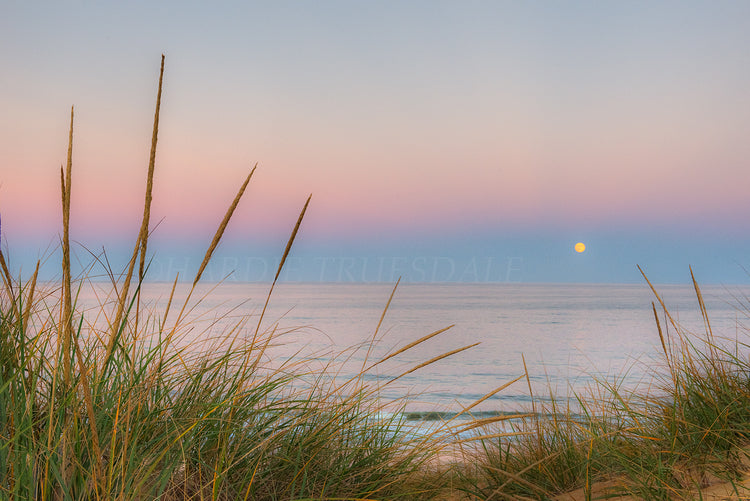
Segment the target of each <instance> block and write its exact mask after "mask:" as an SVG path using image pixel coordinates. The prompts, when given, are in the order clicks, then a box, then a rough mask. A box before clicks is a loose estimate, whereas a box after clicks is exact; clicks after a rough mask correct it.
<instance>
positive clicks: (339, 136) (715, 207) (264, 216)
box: [0, 2, 750, 255]
mask: <svg viewBox="0 0 750 501" xmlns="http://www.w3.org/2000/svg"><path fill="white" fill-rule="evenodd" d="M3 11H4V12H3V14H2V16H0V17H1V18H2V19H1V20H0V65H1V66H2V72H1V73H0V104H1V108H2V118H0V213H2V222H3V226H2V230H3V240H6V239H7V240H11V239H12V240H14V241H20V240H28V241H33V242H40V241H42V242H43V241H49V240H50V238H53V237H54V236H55V235H56V234H57V231H58V229H59V220H60V214H59V212H60V210H59V205H60V204H59V184H58V183H59V177H58V170H59V166H60V164H61V163H63V162H64V160H65V152H66V143H67V128H68V113H69V107H70V105H75V109H76V123H75V143H74V173H73V176H74V181H73V182H74V185H73V192H74V193H73V216H72V217H73V223H72V224H73V231H74V233H75V234H76V235H78V236H79V238H81V239H83V240H86V241H87V242H90V241H92V240H93V241H96V239H97V238H100V239H102V240H103V241H119V240H123V241H125V240H130V239H132V237H133V236H134V233H135V231H136V230H137V227H138V221H139V218H140V213H141V210H142V209H141V207H142V200H143V192H144V179H145V172H146V167H147V163H148V147H149V141H150V135H151V121H152V118H153V105H154V101H155V94H156V79H157V76H158V63H159V56H160V54H161V53H164V54H166V72H165V84H164V97H163V106H162V115H161V126H160V134H159V149H158V153H157V165H156V180H155V187H154V190H155V192H154V195H155V198H154V215H153V216H152V221H158V220H160V219H162V218H163V223H162V225H161V226H160V228H159V230H158V232H161V233H162V234H163V236H166V237H172V236H174V237H176V238H188V239H190V238H192V236H195V235H197V234H200V235H201V236H200V237H198V238H197V240H201V239H204V238H210V234H211V233H212V231H213V228H214V227H215V226H216V224H217V222H218V221H219V220H220V219H221V216H222V215H223V213H224V211H225V210H226V206H227V204H228V203H229V201H230V200H231V198H232V197H233V196H234V193H235V192H236V190H237V188H238V186H239V184H240V183H241V182H242V180H243V179H244V177H245V175H246V174H247V172H248V171H249V170H250V169H251V168H252V166H253V165H254V164H255V163H256V162H257V163H258V165H259V167H258V170H257V172H256V176H255V178H254V180H253V181H252V183H251V185H250V188H249V190H248V193H247V195H246V199H245V200H244V201H243V202H242V204H241V206H240V208H239V210H238V212H237V215H236V218H235V220H234V221H233V223H232V227H231V230H232V231H233V232H234V233H233V235H235V237H234V238H237V239H241V238H242V237H243V236H247V238H248V239H250V240H253V239H257V240H263V239H271V240H274V239H278V238H281V236H282V235H286V234H287V233H288V231H289V229H290V228H291V226H292V225H293V223H294V220H295V219H296V215H297V212H298V211H299V209H300V207H301V206H302V204H303V202H304V200H305V198H306V197H307V195H308V194H309V193H313V202H312V205H311V208H310V211H309V215H308V219H307V220H306V222H305V232H306V235H308V238H310V239H311V240H312V241H315V240H316V239H319V240H320V241H326V240H328V241H342V242H344V241H346V240H347V239H353V240H362V239H364V240H367V239H372V240H375V241H381V240H388V239H393V240H394V241H395V240H397V239H399V238H402V237H403V235H425V236H426V237H434V236H436V235H437V236H439V235H453V234H455V235H465V234H466V233H467V231H469V232H470V233H471V232H473V233H478V234H492V233H498V232H506V233H512V232H524V234H529V233H532V234H533V233H534V232H537V233H539V234H544V232H546V231H549V229H550V228H553V229H555V231H557V232H558V233H562V234H566V235H568V237H569V239H570V240H571V241H572V242H573V243H574V242H575V241H577V240H579V239H581V237H580V235H581V234H586V235H592V234H595V233H596V232H597V231H600V230H602V231H604V230H606V231H612V230H613V229H614V230H616V229H617V228H620V227H622V228H628V229H629V231H630V230H631V229H633V228H643V229H648V230H649V231H657V232H658V231H659V228H662V227H668V228H671V229H679V230H680V231H682V232H683V233H684V234H685V235H692V236H699V235H703V234H705V235H706V237H705V238H714V237H716V236H717V235H718V236H719V237H720V238H724V239H725V240H726V241H732V239H735V240H736V239H738V238H739V237H738V235H743V234H745V235H746V234H747V231H748V230H750V223H749V222H748V221H750V219H748V218H747V214H748V213H750V197H748V195H747V187H748V186H750V165H749V162H750V160H749V159H750V141H748V139H747V137H748V131H750V64H749V63H748V62H749V61H750V35H748V34H749V33H750V4H748V3H746V2H721V3H718V4H717V3H713V2H679V3H670V2H663V3H658V4H654V3H653V2H629V3H627V4H624V3H623V4H622V5H621V4H620V3H615V2H611V3H606V4H603V3H598V2H572V3H559V4H557V3H555V4H527V3H495V2H466V3H464V2H410V3H408V4H403V3H400V2H384V3H383V2H380V3H377V4H366V3H351V2H321V3H309V4H308V3H293V2H290V3H285V2H281V3H273V4H268V3H263V4H261V3H259V4H255V3H249V4H242V3H236V4H233V3H223V4H221V5H218V6H214V7H208V6H205V7H201V6H198V5H183V3H181V2H160V3H159V5H158V6H157V7H152V5H151V3H149V2H142V3H140V2H136V3H132V4H129V5H128V6H127V7H125V6H120V5H117V4H115V3H109V2H103V3H90V4H87V3H79V4H76V5H74V6H65V7H63V6H59V5H58V4H57V3H55V2H47V3H44V2H42V3H35V4H34V5H27V4H26V3H21V2H14V3H11V4H10V5H5V6H4V7H3ZM205 235H208V237H204V236H205ZM457 238H458V237H457ZM743 238H744V240H743V241H746V240H747V238H746V237H743ZM274 241H275V240H274ZM566 245H567V244H566ZM743 245H744V244H743ZM743 249H745V247H742V248H741V249H737V248H735V249H733V250H732V251H731V253H732V255H736V254H737V253H738V252H739V253H740V254H741V253H742V252H744V250H743Z"/></svg>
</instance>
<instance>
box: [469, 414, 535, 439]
mask: <svg viewBox="0 0 750 501" xmlns="http://www.w3.org/2000/svg"><path fill="white" fill-rule="evenodd" d="M533 416H534V414H529V413H528V412H527V413H522V414H507V415H504V416H492V417H487V418H483V419H475V420H473V421H472V422H471V423H469V424H467V425H465V426H462V427H460V428H456V433H459V434H460V433H464V432H466V431H470V430H473V429H476V428H479V427H481V426H487V425H488V424H494V423H501V422H503V421H508V420H509V419H523V418H527V417H533Z"/></svg>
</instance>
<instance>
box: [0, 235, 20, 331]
mask: <svg viewBox="0 0 750 501" xmlns="http://www.w3.org/2000/svg"><path fill="white" fill-rule="evenodd" d="M0 268H2V270H3V284H5V289H6V290H7V291H8V296H10V300H11V303H12V304H13V313H14V315H15V316H16V317H18V315H19V313H18V305H17V304H16V296H15V293H14V292H13V277H11V275H10V271H8V264H7V263H6V262H5V256H3V251H1V250H0Z"/></svg>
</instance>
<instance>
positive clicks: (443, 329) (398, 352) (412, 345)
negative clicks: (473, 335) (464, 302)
mask: <svg viewBox="0 0 750 501" xmlns="http://www.w3.org/2000/svg"><path fill="white" fill-rule="evenodd" d="M455 325H456V324H452V325H449V326H448V327H443V328H442V329H438V330H436V331H435V332H432V333H430V334H427V335H426V336H422V337H421V338H419V339H417V340H416V341H413V342H411V343H409V344H407V345H406V346H404V347H403V348H399V349H398V350H396V351H394V352H393V353H390V354H388V356H387V357H385V358H382V359H380V360H378V361H377V362H375V363H374V364H372V365H371V366H369V367H368V368H367V369H365V370H364V371H362V372H363V373H364V372H369V371H370V369H372V368H373V367H375V366H376V365H380V364H382V363H383V362H385V361H386V360H390V359H391V358H393V357H395V356H397V355H400V354H401V353H403V352H405V351H407V350H411V349H412V348H414V347H415V346H417V345H418V344H422V343H424V342H425V341H427V340H428V339H432V338H434V337H435V336H437V335H438V334H442V333H443V332H445V331H447V330H448V329H451V328H452V327H454V326H455Z"/></svg>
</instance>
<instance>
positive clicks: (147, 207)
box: [106, 54, 164, 359]
mask: <svg viewBox="0 0 750 501" xmlns="http://www.w3.org/2000/svg"><path fill="white" fill-rule="evenodd" d="M163 77H164V54H162V56H161V68H160V70H159V87H158V90H157V95H156V111H155V113H154V130H153V134H152V136H151V155H150V156H149V166H148V174H147V177H146V198H145V201H144V208H143V218H142V220H141V228H140V230H139V231H138V238H136V241H135V247H134V248H133V255H132V256H131V257H130V262H129V263H128V271H127V273H126V274H125V282H124V283H123V284H122V291H121V292H120V297H119V300H118V302H117V313H116V314H115V321H114V322H113V323H112V332H111V333H110V340H109V343H108V345H107V354H106V359H108V358H109V356H110V354H111V352H112V349H113V348H114V342H115V339H116V337H117V331H118V330H119V328H120V325H121V323H122V317H123V315H124V313H125V305H126V304H127V300H128V293H129V292H130V281H131V280H132V279H133V272H134V270H135V262H136V259H137V257H138V255H139V251H141V252H140V256H141V266H140V267H139V271H138V276H139V278H141V279H142V278H143V263H144V260H145V255H146V239H148V224H149V219H150V217H151V192H152V189H153V184H154V181H153V178H154V166H155V162H156V137H157V135H158V129H159V110H160V107H161V89H162V80H163Z"/></svg>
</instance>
